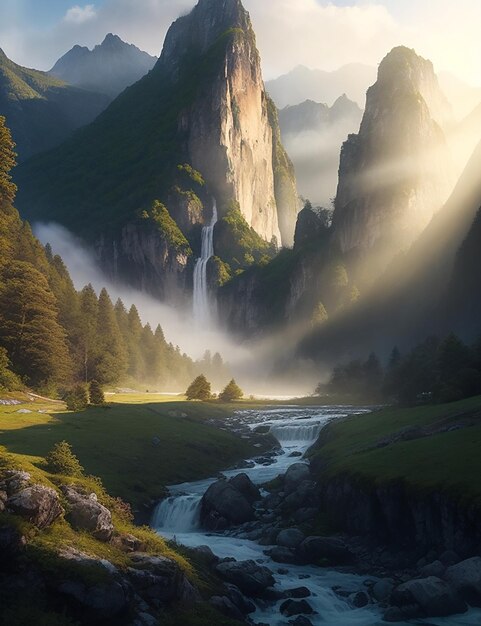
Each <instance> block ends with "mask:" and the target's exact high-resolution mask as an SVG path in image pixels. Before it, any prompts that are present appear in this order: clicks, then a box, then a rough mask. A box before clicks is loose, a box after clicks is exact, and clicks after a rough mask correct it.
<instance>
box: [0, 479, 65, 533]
mask: <svg viewBox="0 0 481 626" xmlns="http://www.w3.org/2000/svg"><path fill="white" fill-rule="evenodd" d="M6 508H7V511H9V512H11V513H13V514H14V515H19V516H20V517H23V518H24V519H25V520H27V521H28V522H30V523H32V524H33V525H34V526H36V527H37V528H40V529H42V528H46V527H47V526H50V524H53V522H54V521H55V520H56V519H57V518H58V517H60V515H62V513H63V509H62V507H61V505H60V501H59V497H58V494H57V492H56V491H55V490H54V489H51V488H50V487H43V486H42V485H32V486H31V487H26V488H25V489H22V490H21V491H18V492H17V493H15V494H14V495H13V496H11V497H10V498H9V499H8V500H7V502H6Z"/></svg>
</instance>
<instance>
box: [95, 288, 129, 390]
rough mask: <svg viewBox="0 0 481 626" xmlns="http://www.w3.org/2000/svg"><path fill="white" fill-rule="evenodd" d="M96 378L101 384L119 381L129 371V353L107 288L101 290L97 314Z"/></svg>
mask: <svg viewBox="0 0 481 626" xmlns="http://www.w3.org/2000/svg"><path fill="white" fill-rule="evenodd" d="M96 339H97V358H96V362H95V379H96V380H97V381H98V382H99V383H100V384H101V385H109V384H116V383H118V382H119V381H120V380H121V379H122V377H123V376H125V374H126V372H127V353H126V348H125V344H124V341H123V338H122V335H121V334H120V330H119V325H118V323H117V318H116V316H115V311H114V307H113V304H112V301H111V299H110V296H109V294H108V293H107V290H106V289H105V288H104V289H102V291H101V292H100V296H99V302H98V314H97V330H96Z"/></svg>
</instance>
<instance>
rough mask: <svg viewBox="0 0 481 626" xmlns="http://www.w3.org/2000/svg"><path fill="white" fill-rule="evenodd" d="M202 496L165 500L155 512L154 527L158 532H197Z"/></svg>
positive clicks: (177, 497) (174, 497)
mask: <svg viewBox="0 0 481 626" xmlns="http://www.w3.org/2000/svg"><path fill="white" fill-rule="evenodd" d="M201 499H202V496H199V495H191V496H172V497H170V498H166V499H165V500H163V501H162V502H161V503H160V504H159V505H158V506H157V509H156V510H155V513H154V518H153V521H152V526H153V527H154V528H155V529H156V530H163V531H167V532H176V533H188V532H191V531H193V530H196V529H197V528H198V526H199V520H200V501H201Z"/></svg>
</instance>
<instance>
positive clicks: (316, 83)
mask: <svg viewBox="0 0 481 626" xmlns="http://www.w3.org/2000/svg"><path fill="white" fill-rule="evenodd" d="M376 71H377V70H376V68H375V67H371V66H369V65H363V64H362V63H350V64H348V65H344V66H342V67H340V68H339V69H338V70H334V71H332V72H326V71H324V70H318V69H310V68H308V67H305V66H304V65H299V66H297V67H296V68H294V69H293V70H291V71H290V72H288V73H287V74H284V75H282V76H279V77H278V78H276V79H273V80H269V81H267V83H266V89H267V92H268V93H269V95H270V96H271V98H272V99H273V100H274V102H275V103H276V105H277V107H278V108H279V109H283V108H284V107H286V106H289V105H296V104H300V103H301V102H304V101H305V100H314V101H315V102H326V103H327V104H328V105H332V104H333V103H334V102H335V100H336V99H337V98H338V97H339V95H340V94H343V93H345V94H346V95H347V97H348V98H349V99H350V100H354V101H355V102H357V104H358V105H359V106H360V107H361V108H364V104H365V102H366V91H367V88H368V87H369V86H370V85H372V84H373V83H374V82H375V80H376Z"/></svg>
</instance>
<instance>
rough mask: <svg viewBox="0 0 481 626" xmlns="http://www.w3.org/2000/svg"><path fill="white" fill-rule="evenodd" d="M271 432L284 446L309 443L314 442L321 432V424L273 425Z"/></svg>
mask: <svg viewBox="0 0 481 626" xmlns="http://www.w3.org/2000/svg"><path fill="white" fill-rule="evenodd" d="M270 432H271V434H272V435H273V436H274V437H275V438H276V439H277V441H278V442H279V443H280V444H281V446H282V447H289V446H294V445H297V446H299V445H303V444H304V445H307V444H309V443H314V441H316V439H317V438H318V437H319V433H320V432H321V424H319V423H318V422H316V423H314V424H305V423H304V424H289V425H287V426H283V425H282V426H281V425H279V426H271V430H270Z"/></svg>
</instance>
